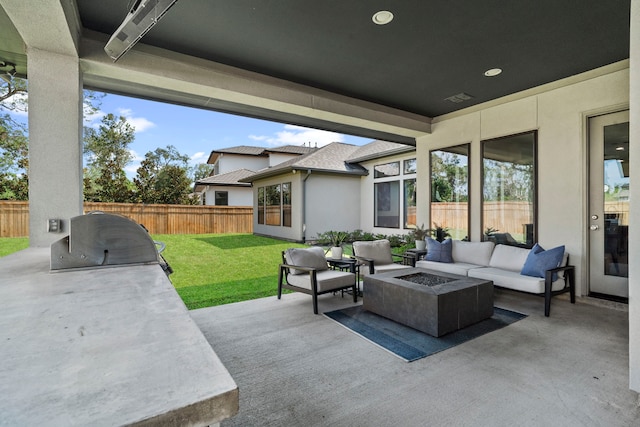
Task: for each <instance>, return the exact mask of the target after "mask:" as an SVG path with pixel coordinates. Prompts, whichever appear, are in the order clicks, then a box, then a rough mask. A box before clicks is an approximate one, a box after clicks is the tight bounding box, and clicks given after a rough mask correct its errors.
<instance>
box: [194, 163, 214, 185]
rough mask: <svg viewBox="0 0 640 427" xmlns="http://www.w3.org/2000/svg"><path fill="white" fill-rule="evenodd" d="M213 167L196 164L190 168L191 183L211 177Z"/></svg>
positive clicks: (205, 164)
mask: <svg viewBox="0 0 640 427" xmlns="http://www.w3.org/2000/svg"><path fill="white" fill-rule="evenodd" d="M212 169H213V166H212V165H210V164H207V163H198V164H197V165H195V166H194V167H193V168H191V178H192V181H193V182H196V181H200V180H201V179H204V178H206V177H208V176H209V175H211V170H212Z"/></svg>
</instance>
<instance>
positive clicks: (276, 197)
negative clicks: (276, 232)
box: [265, 184, 281, 225]
mask: <svg viewBox="0 0 640 427" xmlns="http://www.w3.org/2000/svg"><path fill="white" fill-rule="evenodd" d="M265 199H266V200H265V201H266V211H267V212H266V224H267V225H280V203H281V194H280V184H276V185H268V186H267V187H265Z"/></svg>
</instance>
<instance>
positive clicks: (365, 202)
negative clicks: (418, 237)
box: [358, 152, 427, 234]
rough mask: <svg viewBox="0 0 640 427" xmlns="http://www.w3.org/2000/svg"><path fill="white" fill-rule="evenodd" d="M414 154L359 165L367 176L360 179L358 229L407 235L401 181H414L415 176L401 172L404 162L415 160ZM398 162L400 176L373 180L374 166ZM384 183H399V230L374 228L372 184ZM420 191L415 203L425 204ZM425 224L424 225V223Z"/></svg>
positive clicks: (384, 158)
mask: <svg viewBox="0 0 640 427" xmlns="http://www.w3.org/2000/svg"><path fill="white" fill-rule="evenodd" d="M415 158H416V152H412V153H408V154H400V155H396V156H389V157H383V158H380V159H375V160H371V161H367V162H362V163H360V165H361V166H363V167H365V168H366V169H367V170H368V171H369V174H368V175H367V176H363V177H361V178H360V197H361V204H360V227H358V228H360V229H362V230H364V231H370V232H371V231H372V232H373V233H381V234H407V233H408V232H409V229H406V228H404V211H403V210H404V189H403V181H404V180H405V179H416V178H417V174H415V173H414V174H407V175H405V174H404V170H403V162H404V160H409V159H415ZM396 161H399V162H400V175H399V176H393V177H386V178H374V170H373V168H374V167H375V166H376V165H379V164H384V163H391V162H396ZM385 181H400V227H399V228H387V227H374V209H375V208H374V184H375V183H377V182H385ZM422 193H423V192H422V190H418V194H417V203H418V204H421V203H426V200H427V199H424V196H423V194H422ZM425 224H426V223H425Z"/></svg>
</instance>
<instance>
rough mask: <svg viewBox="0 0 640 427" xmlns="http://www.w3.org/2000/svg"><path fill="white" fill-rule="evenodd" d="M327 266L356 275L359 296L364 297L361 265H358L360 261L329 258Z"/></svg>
mask: <svg viewBox="0 0 640 427" xmlns="http://www.w3.org/2000/svg"><path fill="white" fill-rule="evenodd" d="M327 264H329V266H330V267H331V268H333V269H334V270H335V269H338V270H342V271H345V270H348V271H349V272H351V273H353V274H355V275H356V287H357V289H358V296H362V291H361V290H360V264H359V263H358V260H356V259H355V258H327Z"/></svg>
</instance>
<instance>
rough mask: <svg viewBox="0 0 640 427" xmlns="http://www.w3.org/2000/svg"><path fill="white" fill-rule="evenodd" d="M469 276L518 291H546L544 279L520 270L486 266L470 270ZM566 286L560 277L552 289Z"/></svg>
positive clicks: (539, 292) (535, 292) (534, 292)
mask: <svg viewBox="0 0 640 427" xmlns="http://www.w3.org/2000/svg"><path fill="white" fill-rule="evenodd" d="M468 275H469V277H474V278H476V279H484V280H492V281H493V284H494V285H495V286H500V287H503V288H509V289H513V290H516V291H523V292H529V293H533V294H543V293H544V279H541V278H539V277H531V276H523V275H522V274H520V272H519V271H509V270H504V269H502V268H494V267H485V268H475V269H472V270H469V274H468ZM562 288H564V280H563V279H558V280H556V281H555V282H553V283H552V285H551V290H552V291H559V290H561V289H562Z"/></svg>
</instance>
